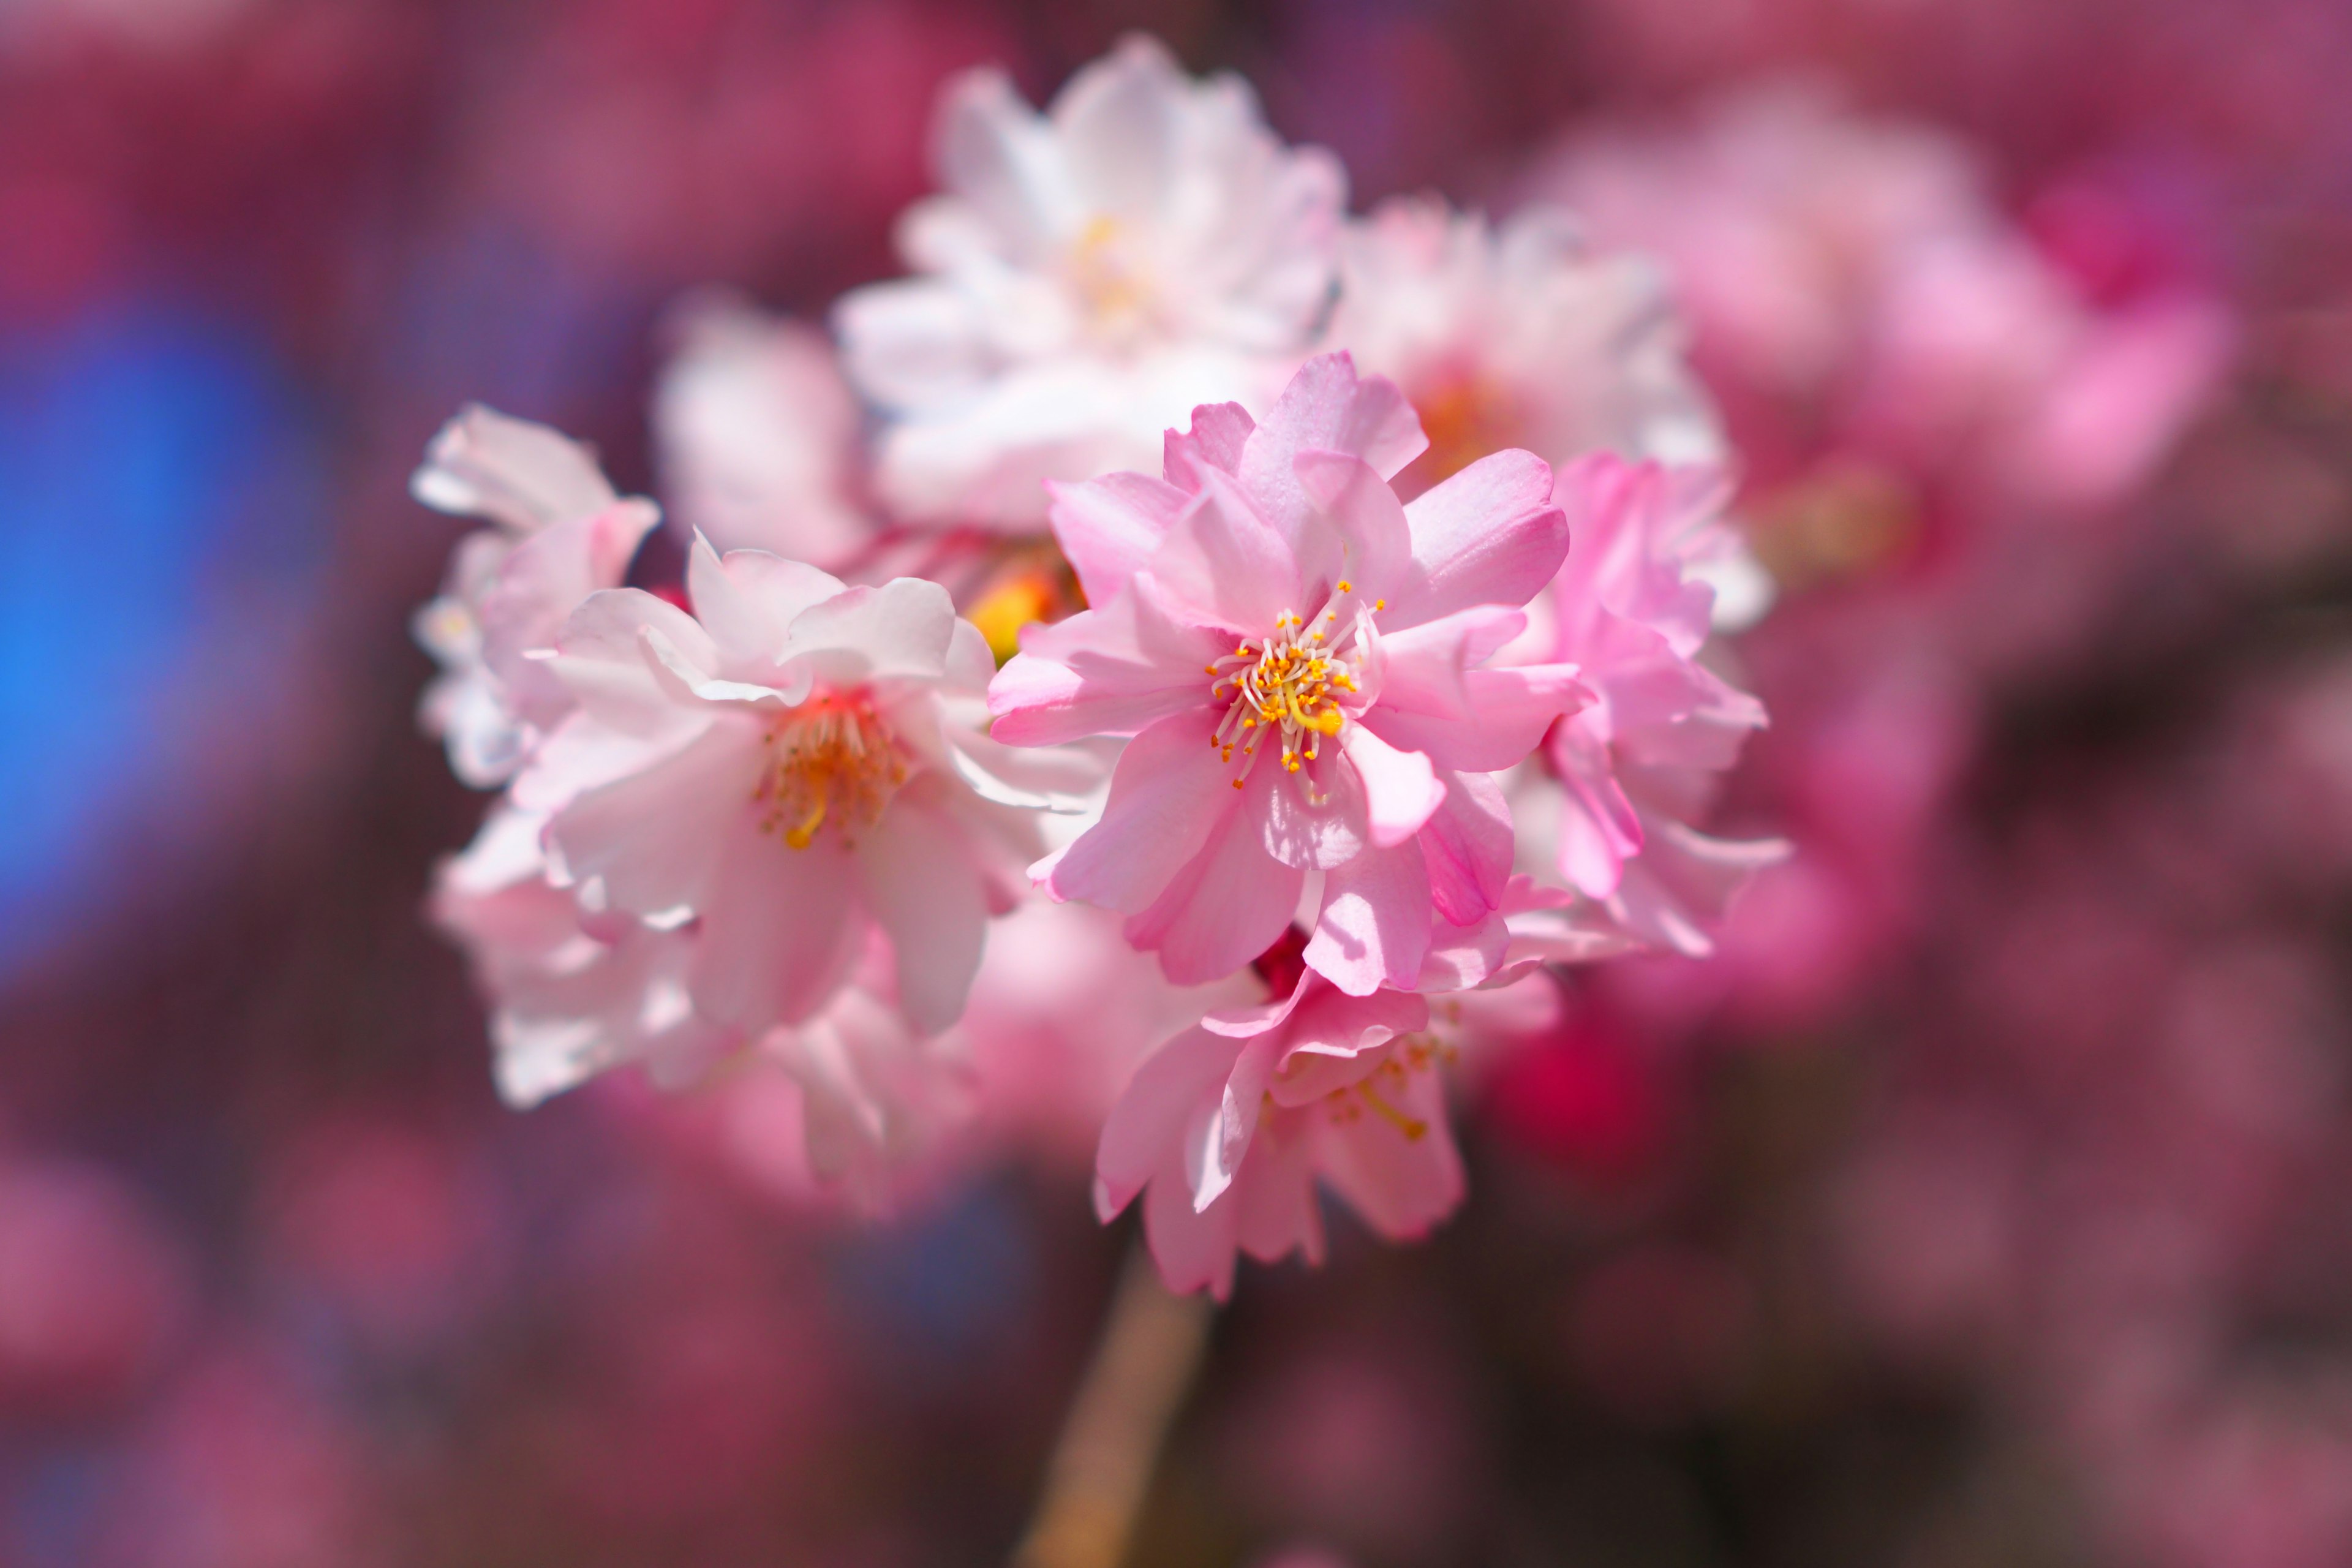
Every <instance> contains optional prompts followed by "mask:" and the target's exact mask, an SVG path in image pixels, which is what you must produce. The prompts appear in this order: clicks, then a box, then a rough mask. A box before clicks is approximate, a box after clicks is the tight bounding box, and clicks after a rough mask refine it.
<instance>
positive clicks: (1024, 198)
mask: <svg viewBox="0 0 2352 1568" xmlns="http://www.w3.org/2000/svg"><path fill="white" fill-rule="evenodd" d="M1097 69H1100V67H1097ZM1046 136H1047V132H1046V131H1045V127H1044V126H1043V125H1041V124H1040V123H1039V122H1038V120H1037V116H1036V115H1035V114H1034V113H1033V112H1031V110H1030V108H1029V106H1028V105H1027V104H1026V103H1024V102H1023V101H1022V100H1021V95H1020V93H1019V92H1017V91H1015V90H1014V89H1013V83H1012V81H1011V79H1008V78H1007V77H1006V76H1005V74H1004V73H1003V71H1001V70H998V69H995V68H981V69H977V70H971V71H966V72H964V73H963V74H962V75H961V76H959V77H957V78H955V79H953V80H951V81H950V82H949V83H948V84H947V86H946V87H944V88H943V89H940V106H939V113H938V119H937V120H936V121H934V123H933V125H932V129H931V167H932V168H933V169H934V170H935V171H937V173H938V174H939V179H940V184H941V185H943V186H945V187H946V188H947V189H949V190H950V191H953V192H954V193H955V194H956V195H959V196H961V197H962V198H963V199H964V200H965V201H967V202H969V203H971V205H972V206H973V207H975V208H977V209H979V213H980V216H982V218H983V219H984V220H985V221H986V222H987V223H988V225H989V226H991V227H992V228H993V229H995V230H996V231H997V232H998V233H999V234H1002V235H1003V236H1004V237H1006V238H1007V239H1008V240H1009V241H1011V242H1012V244H1013V246H1014V247H1019V248H1022V249H1032V248H1033V247H1042V246H1044V245H1045V243H1046V242H1047V241H1048V240H1049V239H1050V236H1049V235H1047V234H1045V232H1043V231H1042V230H1040V229H1039V228H1038V227H1037V226H1036V215H1038V214H1040V213H1041V212H1044V211H1046V210H1048V209H1049V205H1050V196H1049V193H1048V192H1047V191H1046V190H1045V181H1046V180H1047V179H1048V178H1049V177H1050V176H1049V175H1048V174H1047V171H1046V169H1045V162H1044V144H1045V140H1046Z"/></svg>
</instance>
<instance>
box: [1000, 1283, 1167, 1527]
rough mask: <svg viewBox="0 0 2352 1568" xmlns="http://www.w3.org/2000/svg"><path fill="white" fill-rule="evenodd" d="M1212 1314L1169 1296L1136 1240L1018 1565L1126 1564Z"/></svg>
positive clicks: (1058, 1444)
mask: <svg viewBox="0 0 2352 1568" xmlns="http://www.w3.org/2000/svg"><path fill="white" fill-rule="evenodd" d="M1210 1315H1211V1309H1210V1306H1209V1303H1208V1302H1207V1301H1206V1300H1204V1299H1202V1297H1199V1296H1171V1295H1170V1294H1169V1293H1168V1291H1167V1289H1165V1288H1164V1287H1163V1286H1161V1284H1160V1279H1159V1276H1158V1274H1157V1273H1156V1272H1155V1271H1154V1269H1153V1268H1152V1266H1151V1259H1150V1256H1149V1255H1148V1254H1147V1253H1146V1252H1145V1250H1144V1248H1143V1247H1142V1246H1141V1245H1140V1244H1138V1246H1137V1247H1136V1248H1135V1250H1134V1251H1133V1252H1132V1253H1131V1254H1130V1255H1129V1258H1128V1260H1127V1266H1126V1268H1125V1269H1124V1270H1123V1271H1122V1272H1121V1274H1120V1276H1119V1281H1118V1289H1117V1291H1116V1293H1115V1294H1114V1295H1113V1296H1112V1298H1111V1303H1110V1310H1109V1313H1108V1317H1107V1319H1106V1321H1105V1322H1104V1325H1103V1336H1102V1343H1101V1344H1100V1345H1099V1346H1098V1347H1097V1349H1096V1351H1095V1359H1094V1363H1093V1364H1092V1365H1091V1366H1089V1367H1087V1375H1086V1380H1085V1381H1084V1382H1083V1383H1081V1384H1079V1385H1078V1392H1077V1396H1076V1398H1075V1399H1073V1400H1072V1401H1071V1403H1070V1414H1069V1417H1068V1419H1067V1420H1066V1422H1065V1423H1064V1424H1063V1426H1062V1436H1061V1438H1060V1440H1059V1441H1057V1442H1056V1443H1055V1446H1054V1454H1053V1458H1052V1459H1051V1460H1049V1461H1048V1462H1047V1465H1046V1469H1045V1492H1044V1495H1043V1496H1041V1497H1040V1498H1039V1499H1038V1501H1037V1513H1036V1517H1035V1518H1034V1519H1033V1520H1032V1521H1030V1524H1029V1531H1028V1533H1027V1534H1026V1535H1024V1537H1023V1538H1022V1541H1021V1544H1020V1545H1019V1546H1018V1547H1017V1548H1015V1549H1014V1551H1013V1564H1014V1568H1118V1563H1121V1562H1122V1561H1124V1560H1125V1558H1126V1556H1127V1548H1128V1542H1129V1539H1130V1538H1131V1537H1132V1536H1133V1534H1134V1531H1135V1521H1136V1516H1137V1514H1138V1513H1139V1511H1140V1510H1141V1509H1142V1506H1143V1500H1144V1495H1145V1493H1146V1492H1147V1491H1148V1490H1149V1489H1150V1484H1151V1472H1152V1469H1153V1468H1154V1466H1156V1465H1157V1464H1158V1462H1159V1459H1160V1444H1161V1443H1162V1442H1163V1441H1164V1440H1165V1439H1166V1437H1167V1436H1168V1428H1169V1426H1170V1425H1171V1424H1172V1423H1173V1422H1174V1420H1175V1418H1176V1414H1177V1412H1178V1411H1179V1410H1180V1409H1181V1408H1182V1406H1183V1404H1184V1397H1185V1395H1186V1394H1188V1393H1189V1392H1190V1391H1191V1389H1192V1380H1193V1378H1194V1376H1195V1375H1196V1374H1197V1373H1199V1371H1200V1368H1201V1363H1202V1357H1203V1352H1205V1351H1206V1349H1207V1347H1208V1339H1209V1321H1210Z"/></svg>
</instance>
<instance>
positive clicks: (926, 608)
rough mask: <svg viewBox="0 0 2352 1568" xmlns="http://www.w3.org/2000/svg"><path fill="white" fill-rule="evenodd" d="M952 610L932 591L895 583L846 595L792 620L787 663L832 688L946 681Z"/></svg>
mask: <svg viewBox="0 0 2352 1568" xmlns="http://www.w3.org/2000/svg"><path fill="white" fill-rule="evenodd" d="M955 625H956V614H955V604H954V602H953V601H952V600H950V598H949V597H948V591H947V590H946V589H945V588H942V587H940V585H939V584H937V583H931V582H926V581H925V580H923V579H922V578H919V577H894V578H892V579H891V580H890V581H889V582H887V583H885V584H882V585H881V586H880V587H878V588H872V587H866V586H862V585H861V586H859V587H855V588H847V589H844V590H843V591H842V592H841V593H839V594H836V595H834V596H833V597H832V598H830V599H827V600H825V601H824V603H822V604H819V605H814V606H812V607H811V608H809V609H806V610H803V611H802V612H801V613H800V614H799V615H798V616H794V617H793V625H792V637H791V640H790V641H789V643H788V644H787V645H786V649H785V652H786V657H787V659H788V660H794V661H804V668H807V669H809V670H810V671H811V672H812V673H813V674H814V676H815V678H816V679H818V680H819V681H821V682H824V683H825V684H827V685H830V686H834V687H849V686H856V685H860V684H863V683H864V682H866V681H869V680H891V679H902V680H938V679H941V678H942V677H944V676H945V675H946V674H947V665H948V648H949V646H950V643H951V642H952V641H953V640H954V637H955Z"/></svg>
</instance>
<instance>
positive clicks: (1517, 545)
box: [1381, 451, 1568, 631]
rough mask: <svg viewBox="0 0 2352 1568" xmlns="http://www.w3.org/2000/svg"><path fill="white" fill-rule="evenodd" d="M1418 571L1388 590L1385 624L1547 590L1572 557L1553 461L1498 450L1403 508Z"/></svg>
mask: <svg viewBox="0 0 2352 1568" xmlns="http://www.w3.org/2000/svg"><path fill="white" fill-rule="evenodd" d="M1404 511H1405V517H1406V519H1407V520H1408V521H1410V522H1411V524H1412V574H1411V576H1410V579H1409V581H1408V582H1407V583H1406V584H1405V585H1404V586H1403V587H1402V588H1400V589H1399V590H1398V591H1397V592H1396V593H1395V594H1392V595H1390V597H1389V607H1388V609H1387V611H1386V612H1385V613H1384V614H1383V615H1382V616H1381V628H1382V629H1383V630H1385V631H1401V630H1402V629H1404V628H1405V627H1407V626H1418V625H1420V624H1421V623H1422V622H1423V621H1433V620H1435V619H1436V618H1437V617H1438V616H1447V615H1452V614H1453V613H1454V611H1456V610H1466V609H1468V608H1470V607H1471V606H1472V605H1508V606H1512V607H1514V608H1516V607H1517V606H1518V605H1524V604H1526V603H1527V602H1528V600H1529V599H1532V598H1534V597H1535V596H1536V595H1537V594H1538V593H1540V592H1542V590H1543V587H1544V584H1547V583H1549V582H1550V581H1551V579H1552V577H1553V575H1554V574H1556V573H1558V572H1559V567H1560V563H1561V562H1562V561H1564V560H1566V559H1567V557H1568V519H1567V517H1566V516H1565V514H1563V513H1562V512H1561V511H1560V510H1559V508H1558V507H1556V506H1554V505H1552V504H1551V466H1550V465H1549V464H1548V463H1546V462H1545V461H1544V460H1543V459H1542V458H1538V457H1537V456H1536V455H1535V454H1534V453H1532V452H1521V451H1508V452H1496V453H1495V454H1493V455H1492V456H1489V457H1486V458H1480V459H1478V461H1476V462H1475V463H1473V464H1471V465H1470V466H1469V467H1468V468H1464V469H1463V470H1462V471H1461V472H1460V473H1457V474H1455V475H1454V476H1453V477H1452V478H1451V479H1446V480H1444V482H1442V483H1440V484H1438V485H1436V486H1435V487H1433V489H1430V490H1428V491H1427V492H1426V493H1424V494H1423V495H1422V496H1420V497H1419V498H1418V499H1416V500H1413V501H1412V503H1411V504H1410V505H1408V506H1407V507H1406V508H1405V509H1404Z"/></svg>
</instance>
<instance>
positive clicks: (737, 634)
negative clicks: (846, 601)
mask: <svg viewBox="0 0 2352 1568" xmlns="http://www.w3.org/2000/svg"><path fill="white" fill-rule="evenodd" d="M686 592H687V597H688V600H690V601H691V602H692V604H693V605H694V618H695V619H696V620H698V621H699V622H700V623H701V624H702V626H703V629H704V630H705V631H707V632H709V634H710V640H711V641H712V642H713V643H715V644H716V645H717V646H718V647H719V655H720V657H721V658H723V659H725V660H726V661H728V663H729V664H730V666H735V667H772V666H773V665H774V664H776V663H777V662H778V661H779V660H781V659H782V658H783V655H784V647H785V642H786V639H787V638H788V637H789V636H790V635H791V631H792V626H793V621H794V620H795V619H796V618H798V617H799V616H800V615H801V614H802V612H803V611H805V610H809V609H812V608H814V607H815V606H816V605H821V604H823V603H824V602H825V601H826V600H828V599H831V598H833V597H835V595H839V594H840V593H842V592H843V585H842V583H841V580H840V579H839V578H837V577H835V576H833V575H832V574H829V573H825V572H820V571H818V570H817V569H816V568H815V567H814V566H809V565H804V564H803V563H800V562H798V561H786V560H784V559H783V558H782V557H781V556H776V555H771V554H769V553H768V552H766V551H763V550H735V551H730V552H728V553H727V555H726V557H725V558H724V559H723V560H722V559H721V558H720V556H719V552H717V551H716V550H713V549H712V548H711V547H710V542H709V540H707V539H703V538H701V537H700V536H699V535H698V536H697V537H696V539H695V542H694V548H693V550H692V552H690V553H689V554H688V557H687V563H686Z"/></svg>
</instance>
